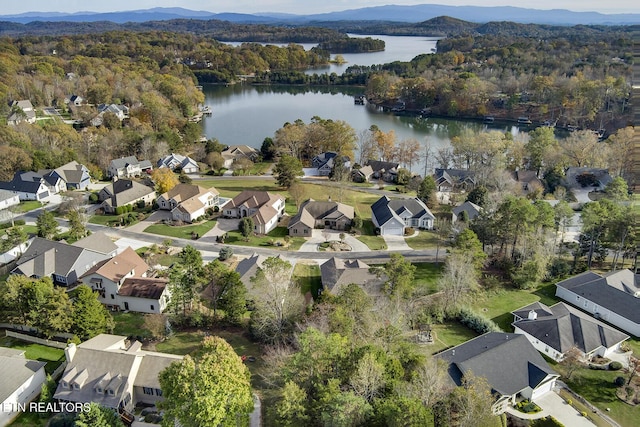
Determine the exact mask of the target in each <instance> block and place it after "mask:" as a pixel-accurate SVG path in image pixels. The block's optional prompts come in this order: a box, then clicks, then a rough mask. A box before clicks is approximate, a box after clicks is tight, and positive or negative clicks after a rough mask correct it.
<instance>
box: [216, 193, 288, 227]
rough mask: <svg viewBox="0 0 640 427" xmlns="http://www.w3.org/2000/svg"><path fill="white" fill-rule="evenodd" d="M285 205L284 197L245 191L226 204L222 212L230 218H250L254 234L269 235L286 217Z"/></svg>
mask: <svg viewBox="0 0 640 427" xmlns="http://www.w3.org/2000/svg"><path fill="white" fill-rule="evenodd" d="M284 203H285V200H284V197H282V196H279V195H276V194H271V193H269V192H267V191H254V190H245V191H243V192H242V193H240V194H238V195H237V196H236V197H234V198H233V199H231V200H229V201H228V202H227V203H225V204H224V206H222V211H223V214H224V216H226V217H229V218H244V217H250V218H251V219H253V224H254V227H253V229H254V232H255V233H258V234H267V233H268V232H270V231H271V230H273V229H274V228H275V227H276V225H278V221H279V220H280V218H282V216H283V215H284Z"/></svg>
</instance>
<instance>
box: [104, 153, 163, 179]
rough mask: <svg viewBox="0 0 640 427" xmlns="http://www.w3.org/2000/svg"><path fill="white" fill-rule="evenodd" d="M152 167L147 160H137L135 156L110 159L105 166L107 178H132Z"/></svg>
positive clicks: (148, 170) (147, 171)
mask: <svg viewBox="0 0 640 427" xmlns="http://www.w3.org/2000/svg"><path fill="white" fill-rule="evenodd" d="M151 169H153V166H152V165H151V162H150V161H149V160H138V159H137V158H136V157H135V156H129V157H121V158H119V159H113V160H111V163H109V167H108V168H107V178H114V177H115V178H133V177H136V176H140V175H142V174H143V173H149V172H150V171H151Z"/></svg>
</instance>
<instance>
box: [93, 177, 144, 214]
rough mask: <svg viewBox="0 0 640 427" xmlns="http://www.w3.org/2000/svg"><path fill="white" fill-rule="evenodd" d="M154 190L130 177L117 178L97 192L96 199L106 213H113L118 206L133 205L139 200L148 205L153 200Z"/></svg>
mask: <svg viewBox="0 0 640 427" xmlns="http://www.w3.org/2000/svg"><path fill="white" fill-rule="evenodd" d="M155 196H156V191H155V190H154V189H153V188H151V187H147V186H146V185H144V184H140V183H139V182H136V181H132V180H130V179H119V180H117V181H115V182H113V183H111V184H109V185H107V186H106V187H104V188H103V189H102V190H100V192H99V193H98V200H100V201H101V202H102V204H101V205H100V207H101V208H102V209H104V211H105V212H106V213H115V211H116V208H118V207H120V206H126V205H133V204H134V203H138V202H139V201H142V202H144V204H145V205H148V204H150V203H152V202H153V199H154V198H155Z"/></svg>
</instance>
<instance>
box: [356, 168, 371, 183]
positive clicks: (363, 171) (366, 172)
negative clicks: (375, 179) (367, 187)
mask: <svg viewBox="0 0 640 427" xmlns="http://www.w3.org/2000/svg"><path fill="white" fill-rule="evenodd" d="M372 176H373V168H372V167H371V166H363V167H361V168H360V169H351V180H352V181H353V182H368V181H369V180H370V179H371V177H372Z"/></svg>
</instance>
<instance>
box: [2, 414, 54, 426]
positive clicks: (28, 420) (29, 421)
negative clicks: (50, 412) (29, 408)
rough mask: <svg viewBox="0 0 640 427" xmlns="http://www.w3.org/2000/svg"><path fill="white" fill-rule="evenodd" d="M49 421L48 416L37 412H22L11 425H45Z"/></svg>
mask: <svg viewBox="0 0 640 427" xmlns="http://www.w3.org/2000/svg"><path fill="white" fill-rule="evenodd" d="M48 422H49V417H42V416H41V415H40V414H39V413H37V412H23V413H22V414H20V416H19V417H18V418H16V420H15V421H14V422H12V423H11V424H9V425H10V426H11V427H45V426H46V425H47V423H48Z"/></svg>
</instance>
